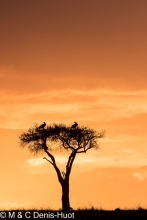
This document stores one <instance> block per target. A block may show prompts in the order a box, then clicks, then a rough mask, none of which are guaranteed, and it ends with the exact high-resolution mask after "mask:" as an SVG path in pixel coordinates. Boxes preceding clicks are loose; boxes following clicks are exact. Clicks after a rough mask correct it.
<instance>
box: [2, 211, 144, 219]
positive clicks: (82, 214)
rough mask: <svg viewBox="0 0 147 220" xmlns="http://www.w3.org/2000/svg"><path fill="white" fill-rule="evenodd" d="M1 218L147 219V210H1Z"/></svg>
mask: <svg viewBox="0 0 147 220" xmlns="http://www.w3.org/2000/svg"><path fill="white" fill-rule="evenodd" d="M0 219H77V220H95V219H96V220H117V219H118V220H122V219H123V220H142V219H144V220H147V210H146V209H142V208H140V209H138V210H120V209H116V210H113V211H107V210H97V209H94V208H91V209H79V210H75V211H74V210H73V211H71V212H70V213H63V212H62V211H60V210H59V211H52V210H39V209H36V210H35V209H34V210H1V211H0Z"/></svg>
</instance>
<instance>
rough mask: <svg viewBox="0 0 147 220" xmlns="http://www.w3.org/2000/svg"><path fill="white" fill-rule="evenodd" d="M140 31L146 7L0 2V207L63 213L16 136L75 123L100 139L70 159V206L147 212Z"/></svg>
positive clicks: (145, 89) (64, 0) (146, 117)
mask: <svg viewBox="0 0 147 220" xmlns="http://www.w3.org/2000/svg"><path fill="white" fill-rule="evenodd" d="M146 26H147V1H146V0H119V1H118V0H105V1H104V0H84V1H79V0H74V1H73V0H71V1H68V0H54V1H52V0H42V1H40V0H29V1H25V0H24V1H23V0H22V1H19V0H13V1H11V0H5V1H2V0H0V146H1V148H0V161H1V168H0V175H1V183H0V186H1V187H0V195H1V196H0V208H7V207H17V208H18V207H20V206H21V207H28V206H29V207H47V206H50V207H51V208H59V207H61V189H60V185H59V183H58V181H57V177H56V174H55V172H54V170H53V168H52V167H51V164H49V163H47V161H45V160H43V159H42V158H43V155H38V157H34V156H33V155H31V154H30V152H29V151H28V150H27V148H26V149H25V150H22V149H21V148H19V143H18V141H19V140H18V135H19V134H20V133H21V132H22V131H24V129H28V128H29V127H32V126H33V125H34V123H38V124H40V123H42V122H43V121H45V122H46V123H48V124H50V123H54V122H56V123H60V122H63V123H65V124H67V125H69V124H72V123H73V122H74V121H75V120H76V121H77V122H78V123H79V124H81V125H85V126H90V127H91V128H94V129H96V130H98V131H101V130H105V131H106V135H105V138H104V139H103V140H100V149H99V150H98V151H93V150H92V151H89V152H87V154H86V155H85V154H84V155H79V156H78V157H77V158H76V160H75V163H74V166H73V171H72V174H71V180H70V201H71V206H72V207H86V206H89V205H93V206H96V207H98V208H100V207H102V208H107V209H114V208H116V207H121V208H130V207H131V208H136V207H137V206H143V207H146V208H147V187H146V186H147V148H146V146H147V134H146V130H147V104H146V100H147V74H146V73H147V62H146V57H147V43H146V39H147V29H146ZM56 157H57V161H58V164H59V166H60V167H61V168H62V169H64V168H63V167H64V165H65V162H66V159H67V157H66V155H62V154H61V155H60V154H57V155H56Z"/></svg>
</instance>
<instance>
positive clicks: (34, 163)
mask: <svg viewBox="0 0 147 220" xmlns="http://www.w3.org/2000/svg"><path fill="white" fill-rule="evenodd" d="M26 162H27V163H28V164H29V165H30V166H37V167H38V166H42V165H44V164H45V160H43V159H42V157H40V158H32V159H29V160H27V161H26Z"/></svg>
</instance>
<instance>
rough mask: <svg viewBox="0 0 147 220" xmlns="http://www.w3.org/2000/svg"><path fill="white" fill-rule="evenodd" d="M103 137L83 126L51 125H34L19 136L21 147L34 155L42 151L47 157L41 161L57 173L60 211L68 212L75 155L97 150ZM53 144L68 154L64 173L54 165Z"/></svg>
mask: <svg viewBox="0 0 147 220" xmlns="http://www.w3.org/2000/svg"><path fill="white" fill-rule="evenodd" d="M103 136H104V131H102V132H96V131H95V130H93V129H91V128H88V127H84V126H77V127H76V128H73V127H71V126H66V125H64V124H53V125H50V126H46V127H43V128H39V127H38V126H37V125H34V127H33V128H30V129H29V130H28V131H27V132H23V133H22V134H21V135H20V136H19V139H20V146H21V147H24V146H28V149H29V150H30V151H31V152H33V153H35V154H38V153H40V152H42V151H44V153H46V155H47V156H48V157H47V158H46V157H44V158H43V159H46V160H47V161H48V162H49V163H50V164H51V165H52V166H53V167H54V169H55V171H56V173H57V177H58V181H59V183H60V184H61V187H62V209H63V210H64V211H69V210H70V202H69V177H70V173H71V169H72V165H73V162H74V160H75V157H76V155H77V154H78V153H86V152H87V151H88V150H90V149H98V143H97V139H98V138H102V137H103ZM53 143H55V144H56V146H58V148H59V149H61V150H66V151H68V152H69V157H68V161H67V164H66V171H65V172H61V171H60V169H59V168H58V166H57V164H56V160H55V157H54V156H53V154H52V150H53V148H54V150H56V149H55V145H54V144H53Z"/></svg>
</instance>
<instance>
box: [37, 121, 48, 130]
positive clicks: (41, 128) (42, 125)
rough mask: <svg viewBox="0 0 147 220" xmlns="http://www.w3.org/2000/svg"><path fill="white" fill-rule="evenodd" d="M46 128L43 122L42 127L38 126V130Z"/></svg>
mask: <svg viewBox="0 0 147 220" xmlns="http://www.w3.org/2000/svg"><path fill="white" fill-rule="evenodd" d="M45 126H46V123H45V122H43V124H42V125H40V126H39V127H38V128H39V129H42V128H44V127H45Z"/></svg>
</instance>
